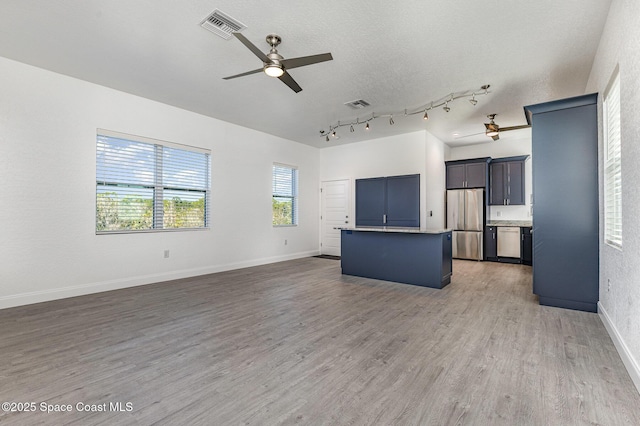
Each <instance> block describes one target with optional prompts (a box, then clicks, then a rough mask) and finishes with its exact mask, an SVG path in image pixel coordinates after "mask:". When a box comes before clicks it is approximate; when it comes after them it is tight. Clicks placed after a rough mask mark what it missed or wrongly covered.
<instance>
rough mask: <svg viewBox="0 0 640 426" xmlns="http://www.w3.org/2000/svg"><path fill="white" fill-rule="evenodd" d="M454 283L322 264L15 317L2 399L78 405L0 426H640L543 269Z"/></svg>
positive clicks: (473, 265) (619, 377)
mask: <svg viewBox="0 0 640 426" xmlns="http://www.w3.org/2000/svg"><path fill="white" fill-rule="evenodd" d="M453 270H454V275H453V280H452V282H451V284H450V285H449V286H447V287H446V288H445V289H443V290H435V289H428V288H422V287H416V286H410V285H404V284H395V283H389V282H383V281H376V280H369V279H364V278H357V277H349V276H342V275H341V274H340V262H338V261H335V260H327V259H318V258H307V259H299V260H294V261H289V262H283V263H278V264H273V265H267V266H260V267H255V268H248V269H242V270H237V271H231V272H225V273H220V274H214V275H208V276H203V277H196V278H191V279H185V280H178V281H172V282H166V283H160V284H154V285H149V286H143V287H137V288H131V289H125V290H119V291H113V292H108V293H101V294H95V295H90V296H84V297H78V298H73V299H66V300H61V301H54V302H48V303H42V304H38V305H31V306H25V307H20V308H13V309H7V310H3V311H0V400H1V401H2V402H4V401H15V402H36V403H37V404H38V409H39V403H40V402H46V403H48V404H71V405H72V406H73V409H74V412H72V413H51V414H45V413H41V412H36V413H6V412H1V411H0V423H2V424H3V425H4V424H25V425H34V424H78V425H94V424H96V425H97V424H100V425H115V424H141V425H148V424H154V423H158V424H166V425H185V424H202V425H227V424H230V425H238V424H251V425H272V424H335V425H345V424H350V425H351V424H358V425H359V424H367V425H369V424H375V425H394V424H399V425H554V426H555V425H640V396H639V395H638V392H637V391H636V389H635V388H634V387H633V384H632V382H631V379H630V378H629V376H628V375H627V373H626V371H625V369H624V367H623V365H622V362H621V360H620V358H619V356H618V354H617V353H616V351H615V349H614V346H613V344H612V342H611V340H610V338H609V337H608V335H607V333H606V331H605V328H604V327H603V325H602V323H601V322H600V319H599V317H598V316H597V315H596V314H590V313H584V312H576V311H569V310H563V309H556V308H548V307H541V306H539V305H538V304H537V302H536V300H535V297H534V296H533V295H532V294H531V269H530V267H527V266H521V265H503V264H497V263H486V262H485V263H479V262H471V261H455V262H454V269H453ZM78 402H83V403H86V404H102V403H107V408H108V404H109V403H110V402H121V403H126V402H131V403H132V405H133V410H132V411H131V412H97V413H79V412H77V411H75V410H76V407H75V404H76V403H78Z"/></svg>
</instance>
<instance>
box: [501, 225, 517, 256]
mask: <svg viewBox="0 0 640 426" xmlns="http://www.w3.org/2000/svg"><path fill="white" fill-rule="evenodd" d="M520 240H521V238H520V227H518V226H498V257H515V258H518V259H520Z"/></svg>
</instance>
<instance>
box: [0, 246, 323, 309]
mask: <svg viewBox="0 0 640 426" xmlns="http://www.w3.org/2000/svg"><path fill="white" fill-rule="evenodd" d="M318 254H320V252H319V251H318V250H313V251H307V252H300V253H294V254H288V255H284V256H272V257H264V258H261V259H252V260H247V261H243V262H236V263H229V264H226V265H215V266H207V267H204V268H194V269H184V270H180V271H171V272H164V273H160V274H150V275H141V276H137V277H131V278H123V279H117V280H110V281H101V282H96V283H88V284H80V285H74V286H67V287H58V288H52V289H47V290H40V291H33V292H28V293H19V294H12V295H9V296H2V297H0V309H6V308H13V307H16V306H23V305H31V304H33V303H40V302H48V301H51V300H57V299H66V298H68V297H76V296H84V295H86V294H93V293H100V292H103V291H111V290H118V289H121V288H127V287H135V286H139V285H146V284H153V283H157V282H162V281H170V280H176V279H180V278H189V277H195V276H198V275H206V274H214V273H216V272H224V271H231V270H234V269H242V268H249V267H252V266H259V265H266V264H269V263H276V262H284V261H286V260H293V259H300V258H303V257H310V256H316V255H318Z"/></svg>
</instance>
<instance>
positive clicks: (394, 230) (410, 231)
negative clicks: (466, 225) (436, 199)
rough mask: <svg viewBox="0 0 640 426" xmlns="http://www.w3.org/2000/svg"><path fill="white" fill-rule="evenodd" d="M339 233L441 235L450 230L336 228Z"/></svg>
mask: <svg viewBox="0 0 640 426" xmlns="http://www.w3.org/2000/svg"><path fill="white" fill-rule="evenodd" d="M334 229H339V230H341V231H368V232H403V233H407V234H443V233H445V232H451V229H420V228H392V227H390V228H363V227H356V228H342V227H336V228H334Z"/></svg>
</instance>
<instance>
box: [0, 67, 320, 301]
mask: <svg viewBox="0 0 640 426" xmlns="http://www.w3.org/2000/svg"><path fill="white" fill-rule="evenodd" d="M97 128H104V129H109V130H114V131H118V132H123V133H130V134H134V135H142V136H147V137H151V138H156V139H161V140H167V141H172V142H176V143H183V144H188V145H193V146H200V147H204V148H210V149H211V150H212V214H211V224H212V225H211V229H210V230H208V231H189V232H168V233H148V234H120V235H98V236H97V235H95V172H96V166H95V163H96V161H95V155H96V147H95V145H96V129H97ZM273 162H280V163H286V164H291V165H295V166H298V167H299V179H300V185H299V186H300V194H299V196H300V213H299V222H300V225H299V226H297V227H290V228H273V227H272V225H271V165H272V163H273ZM0 180H1V181H2V184H1V185H0V200H1V201H2V205H3V208H2V209H0V223H1V224H2V227H1V229H0V235H1V239H0V240H1V244H0V308H2V307H8V306H15V305H20V304H26V303H32V302H37V301H43V300H50V299H56V298H60V297H67V296H73V295H79V294H85V293H91V292H95V291H101V290H107V289H114V288H119V287H126V286H131V285H139V284H146V283H150V282H157V281H161V280H166V279H172V278H178V277H185V276H192V275H198V274H205V273H210V272H216V271H221V270H226V269H233V268H239V267H244V266H250V265H257V264H262V263H269V262H274V261H279V260H285V259H290V258H295V257H302V256H308V255H312V254H317V253H318V246H319V241H318V232H317V229H318V226H319V220H318V210H319V197H318V181H319V154H318V150H317V149H315V148H312V147H309V146H305V145H302V144H299V143H295V142H292V141H287V140H284V139H281V138H277V137H274V136H270V135H267V134H264V133H260V132H257V131H253V130H250V129H246V128H243V127H239V126H235V125H232V124H229V123H225V122H222V121H219V120H215V119H212V118H209V117H205V116H202V115H198V114H195V113H192V112H188V111H185V110H181V109H178V108H174V107H171V106H168V105H165V104H161V103H158V102H153V101H150V100H148V99H143V98H140V97H136V96H133V95H129V94H126V93H123V92H119V91H116V90H112V89H109V88H106V87H102V86H98V85H95V84H91V83H87V82H84V81H81V80H77V79H73V78H70V77H66V76H63V75H60V74H55V73H52V72H49V71H45V70H42V69H39V68H35V67H31V66H28V65H24V64H21V63H18V62H14V61H10V60H7V59H4V58H0ZM285 238H286V239H287V240H288V245H286V246H285V245H284V239H285ZM165 249H169V250H170V253H171V256H170V258H168V259H164V257H163V253H164V250H165Z"/></svg>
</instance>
